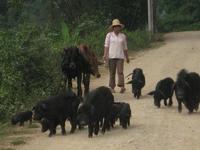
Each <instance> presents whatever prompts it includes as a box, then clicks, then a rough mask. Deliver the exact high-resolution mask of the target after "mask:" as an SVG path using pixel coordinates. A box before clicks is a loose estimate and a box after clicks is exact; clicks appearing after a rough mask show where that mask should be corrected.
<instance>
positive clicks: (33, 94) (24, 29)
mask: <svg viewBox="0 0 200 150" xmlns="http://www.w3.org/2000/svg"><path fill="white" fill-rule="evenodd" d="M125 32H126V34H127V37H128V44H129V49H131V50H136V49H141V48H144V47H146V46H148V45H149V44H150V40H149V34H148V33H147V32H146V31H139V30H138V31H135V32H130V31H125ZM106 33H107V27H105V25H104V26H103V25H102V24H100V23H98V22H96V21H95V19H88V20H87V19H86V20H85V21H82V23H80V24H78V25H77V26H76V27H74V28H73V29H72V28H70V27H69V26H68V25H67V24H65V23H64V22H62V23H60V25H58V27H57V28H56V29H52V28H48V27H47V28H46V27H40V26H37V25H33V24H19V25H18V26H16V27H13V28H9V29H3V30H1V31H0V120H2V119H5V118H7V117H8V116H9V115H11V114H12V113H13V112H16V111H20V110H26V109H31V108H32V105H33V104H34V103H35V102H36V101H38V100H40V99H41V98H45V97H48V96H50V95H55V94H57V93H58V92H59V88H60V87H59V86H60V83H61V79H62V73H61V69H60V62H61V53H62V49H63V47H68V46H71V45H78V44H80V43H86V44H88V45H90V47H91V49H92V50H93V51H95V53H96V54H97V55H98V56H100V57H101V56H102V55H103V46H104V40H105V36H106Z"/></svg>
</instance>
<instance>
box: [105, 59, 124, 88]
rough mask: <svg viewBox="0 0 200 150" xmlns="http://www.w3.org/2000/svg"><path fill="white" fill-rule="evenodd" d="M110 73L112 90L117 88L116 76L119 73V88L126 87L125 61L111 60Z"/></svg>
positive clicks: (109, 63)
mask: <svg viewBox="0 0 200 150" xmlns="http://www.w3.org/2000/svg"><path fill="white" fill-rule="evenodd" d="M108 67H109V72H110V79H109V86H110V87H111V88H115V86H116V83H115V75H116V71H117V75H118V83H117V86H119V87H124V73H123V71H124V59H118V58H114V59H109V62H108Z"/></svg>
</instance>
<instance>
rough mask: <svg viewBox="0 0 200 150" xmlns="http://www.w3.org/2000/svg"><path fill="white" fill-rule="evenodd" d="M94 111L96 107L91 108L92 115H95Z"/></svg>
mask: <svg viewBox="0 0 200 150" xmlns="http://www.w3.org/2000/svg"><path fill="white" fill-rule="evenodd" d="M94 111H95V108H94V106H91V108H90V114H91V115H94Z"/></svg>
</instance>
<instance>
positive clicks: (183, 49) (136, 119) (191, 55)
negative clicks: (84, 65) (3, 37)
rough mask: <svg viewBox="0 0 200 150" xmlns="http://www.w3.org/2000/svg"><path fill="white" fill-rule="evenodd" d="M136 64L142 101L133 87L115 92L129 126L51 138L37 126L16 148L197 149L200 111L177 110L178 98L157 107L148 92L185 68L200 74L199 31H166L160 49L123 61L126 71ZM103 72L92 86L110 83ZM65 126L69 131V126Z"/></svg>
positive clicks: (93, 149) (101, 149)
mask: <svg viewBox="0 0 200 150" xmlns="http://www.w3.org/2000/svg"><path fill="white" fill-rule="evenodd" d="M135 67H141V68H142V69H143V70H144V74H145V76H146V86H145V88H144V89H143V92H142V94H143V96H142V97H141V99H140V100H136V99H134V98H133V96H132V94H131V88H130V86H127V91H126V93H125V94H120V93H115V94H114V95H115V99H116V100H117V101H125V102H128V103H130V105H131V108H132V118H131V126H130V127H129V128H128V129H127V130H124V129H122V128H121V127H119V126H117V127H116V128H115V129H113V130H112V131H111V132H107V133H106V134H105V135H101V134H100V135H99V136H96V137H95V136H94V138H92V139H89V138H88V137H87V134H88V133H87V129H84V130H82V131H77V132H76V133H75V134H73V135H68V134H67V135H66V136H62V135H60V132H59V131H58V132H59V133H58V134H57V135H56V136H55V137H52V138H48V137H47V133H46V134H42V133H40V131H39V130H40V129H38V131H37V132H36V133H35V134H33V137H32V138H31V139H30V140H28V141H27V144H25V145H24V146H19V147H16V148H17V150H199V149H200V111H199V112H197V113H194V114H192V115H189V114H188V113H187V110H186V109H185V108H184V109H183V112H182V113H181V114H179V113H178V111H177V103H176V99H175V98H173V101H174V105H173V107H172V108H166V107H164V106H163V102H162V107H161V108H160V109H157V108H156V107H155V106H154V105H153V99H152V97H150V96H147V93H148V92H149V91H151V90H153V89H154V87H155V84H156V83H157V81H158V80H160V79H162V78H165V77H168V76H170V77H172V78H174V80H175V79H176V74H177V72H178V71H179V70H180V69H182V68H186V69H188V70H189V71H196V72H198V73H200V32H181V33H170V34H166V35H165V44H164V45H163V46H162V47H160V48H156V49H151V50H148V51H144V52H140V53H138V54H137V55H136V56H134V59H133V60H131V62H130V64H126V65H125V75H127V74H128V73H130V72H131V71H132V70H133V68H135ZM101 72H102V74H103V76H102V78H100V79H95V80H93V81H92V83H91V87H92V88H95V87H97V86H100V85H107V82H108V75H107V71H106V70H105V68H101ZM116 90H117V91H119V89H116ZM66 129H67V130H68V131H69V125H68V124H67V125H66Z"/></svg>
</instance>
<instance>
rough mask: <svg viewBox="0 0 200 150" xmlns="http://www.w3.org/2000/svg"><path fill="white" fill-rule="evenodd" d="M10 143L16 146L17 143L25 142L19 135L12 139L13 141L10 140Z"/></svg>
mask: <svg viewBox="0 0 200 150" xmlns="http://www.w3.org/2000/svg"><path fill="white" fill-rule="evenodd" d="M10 144H12V145H14V146H17V145H22V144H26V142H25V139H24V138H23V137H19V138H16V139H14V140H13V141H11V142H10Z"/></svg>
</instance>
